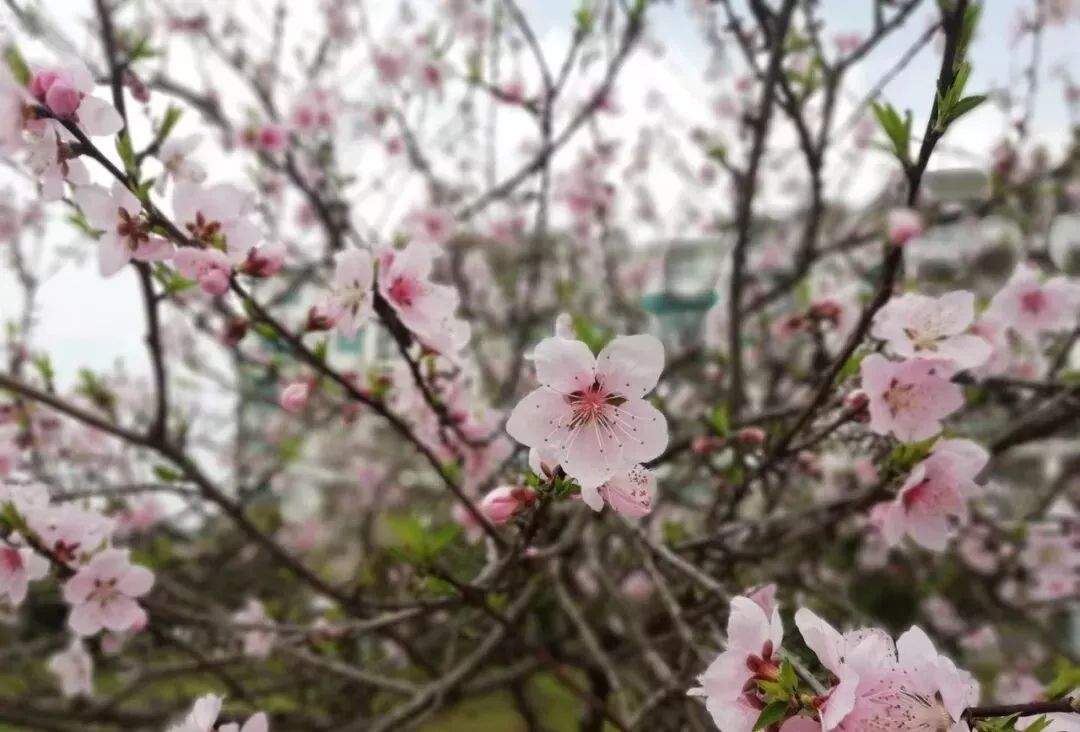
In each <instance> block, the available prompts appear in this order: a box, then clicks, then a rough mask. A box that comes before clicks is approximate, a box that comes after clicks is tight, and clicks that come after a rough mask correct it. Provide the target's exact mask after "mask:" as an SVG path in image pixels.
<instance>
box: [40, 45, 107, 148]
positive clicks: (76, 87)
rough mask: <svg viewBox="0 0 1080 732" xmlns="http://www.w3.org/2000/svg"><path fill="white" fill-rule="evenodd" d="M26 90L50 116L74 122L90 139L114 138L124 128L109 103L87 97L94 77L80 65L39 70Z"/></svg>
mask: <svg viewBox="0 0 1080 732" xmlns="http://www.w3.org/2000/svg"><path fill="white" fill-rule="evenodd" d="M29 91H30V94H32V95H33V96H34V97H35V98H36V99H37V100H38V101H39V102H41V103H42V104H44V105H45V106H47V107H48V108H49V110H50V111H51V112H52V113H53V114H55V115H56V116H57V117H61V118H63V119H67V120H71V121H73V122H76V123H77V124H78V125H79V127H80V128H81V129H82V130H83V131H84V132H85V133H86V134H87V135H89V136H90V137H100V136H105V135H115V134H116V133H117V132H119V131H120V130H121V129H122V128H123V126H124V120H123V118H121V117H120V113H119V112H117V111H116V110H115V109H114V108H113V106H112V105H111V104H109V103H108V102H105V101H103V100H101V99H98V98H97V97H94V96H90V93H91V92H93V91H94V78H93V76H91V74H90V71H89V70H88V69H87V68H86V66H85V65H83V64H82V62H79V61H75V62H72V63H71V64H69V65H67V66H62V67H50V68H43V69H39V70H38V71H37V72H36V73H35V74H34V76H33V78H32V79H31V80H30V88H29Z"/></svg>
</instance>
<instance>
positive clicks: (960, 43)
mask: <svg viewBox="0 0 1080 732" xmlns="http://www.w3.org/2000/svg"><path fill="white" fill-rule="evenodd" d="M981 17H982V4H981V3H971V4H970V5H968V7H967V10H966V11H965V12H964V22H963V24H962V25H961V26H960V38H959V39H958V40H957V44H956V63H957V64H960V63H963V60H964V58H965V57H966V56H967V50H968V46H969V45H971V39H972V37H974V35H975V29H976V28H977V27H978V26H979V19H980V18H981Z"/></svg>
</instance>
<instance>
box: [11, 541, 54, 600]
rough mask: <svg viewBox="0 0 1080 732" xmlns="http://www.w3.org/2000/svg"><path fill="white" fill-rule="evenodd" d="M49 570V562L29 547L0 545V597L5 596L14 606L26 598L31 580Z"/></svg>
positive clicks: (42, 575)
mask: <svg viewBox="0 0 1080 732" xmlns="http://www.w3.org/2000/svg"><path fill="white" fill-rule="evenodd" d="M48 572H49V562H48V561H47V560H46V559H45V558H44V557H41V556H39V555H38V554H37V553H36V552H35V551H34V550H33V549H31V548H30V547H20V546H10V545H0V597H4V596H5V595H6V596H7V599H8V602H10V603H11V604H12V606H14V607H18V606H19V605H21V604H22V601H23V600H25V599H26V591H27V588H28V587H29V585H30V582H31V581H36V580H39V579H41V578H43V577H44V576H45V575H46V574H48Z"/></svg>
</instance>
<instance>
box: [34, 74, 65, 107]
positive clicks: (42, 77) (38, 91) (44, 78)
mask: <svg viewBox="0 0 1080 732" xmlns="http://www.w3.org/2000/svg"><path fill="white" fill-rule="evenodd" d="M59 78H60V74H59V72H56V71H40V72H38V73H37V74H34V78H33V79H32V80H31V81H30V93H31V94H33V95H34V96H35V97H36V98H38V99H40V100H42V101H44V100H45V94H46V93H47V92H48V91H49V87H51V86H52V85H53V83H55V82H56V80H57V79H59Z"/></svg>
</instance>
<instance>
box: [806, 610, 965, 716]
mask: <svg viewBox="0 0 1080 732" xmlns="http://www.w3.org/2000/svg"><path fill="white" fill-rule="evenodd" d="M795 624H796V625H797V626H798V627H799V632H800V633H801V634H802V636H803V640H804V641H805V642H806V645H807V646H808V647H809V648H810V650H812V651H813V652H814V653H815V654H816V655H817V657H818V660H819V661H820V662H821V664H822V665H823V666H824V667H825V668H826V669H828V670H829V671H830V672H832V674H833V675H834V676H835V677H836V679H837V683H836V685H835V686H833V687H832V689H830V690H829V692H828V694H827V695H825V696H824V697H823V698H822V699H820V700H819V701H818V702H817V703H816V704H817V706H818V711H819V716H820V719H821V728H822V730H825V731H826V732H827V731H828V730H832V729H839V730H844V732H866V730H878V729H880V730H912V731H914V730H922V729H926V730H939V731H940V732H966V730H967V725H966V724H965V723H964V722H962V721H961V717H962V715H963V712H964V710H965V709H967V708H968V707H969V706H971V705H973V704H975V703H976V702H977V701H978V696H979V685H978V683H977V682H976V681H975V679H974V678H973V677H972V676H971V674H969V673H967V672H966V671H962V670H960V669H958V668H957V667H956V666H955V665H954V664H953V662H952V661H950V660H949V659H948V658H946V657H944V656H942V655H940V654H938V652H937V651H936V650H935V649H934V646H933V643H931V642H930V639H929V638H928V637H927V636H926V633H925V632H923V631H922V630H921V629H920V628H918V627H913V628H911V629H910V630H908V631H907V632H906V633H904V634H903V635H902V636H900V638H899V639H898V640H897V641H896V643H895V645H894V644H893V642H892V639H891V638H889V637H888V636H887V635H885V633H883V632H882V631H880V630H877V629H866V630H859V631H852V632H849V633H844V634H843V635H841V634H840V633H838V632H837V631H836V630H835V629H833V627H832V626H830V625H829V624H828V623H826V622H825V621H824V620H822V619H821V618H819V617H818V616H817V615H815V614H814V613H813V612H811V611H810V610H807V609H805V608H802V609H800V610H799V611H798V612H797V613H796V614H795Z"/></svg>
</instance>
